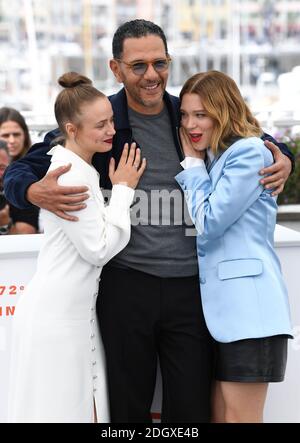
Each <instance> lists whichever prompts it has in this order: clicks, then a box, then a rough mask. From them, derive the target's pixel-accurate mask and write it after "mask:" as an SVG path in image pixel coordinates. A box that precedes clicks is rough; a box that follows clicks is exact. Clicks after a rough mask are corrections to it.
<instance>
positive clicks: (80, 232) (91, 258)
mask: <svg viewBox="0 0 300 443" xmlns="http://www.w3.org/2000/svg"><path fill="white" fill-rule="evenodd" d="M59 184H60V185H63V186H73V185H74V186H78V185H80V186H82V185H86V186H88V187H89V188H90V191H89V194H90V197H89V198H88V199H87V200H86V201H85V203H86V205H87V206H86V208H85V209H82V210H80V211H74V212H73V211H72V213H70V214H72V215H75V216H77V217H78V219H79V220H78V221H77V222H71V221H68V220H64V219H60V223H61V226H62V229H63V231H64V232H65V234H66V235H67V237H68V238H69V240H70V241H71V242H72V243H73V245H74V246H75V248H76V249H77V251H78V253H79V254H80V256H81V257H82V258H83V259H84V260H86V261H87V262H89V263H91V264H92V265H95V266H104V265H105V264H106V263H107V262H108V261H109V260H111V258H112V257H114V256H115V255H116V254H118V253H119V252H120V251H121V250H122V249H123V248H124V247H125V246H126V245H127V243H128V241H129V238H130V205H131V203H132V201H133V197H134V190H133V189H132V188H129V187H128V186H125V185H114V186H113V188H112V194H111V199H110V204H109V205H108V206H107V207H105V206H104V202H103V203H102V204H103V207H102V208H101V209H99V202H97V201H96V200H97V198H99V197H97V196H96V195H95V193H94V192H93V190H92V189H91V186H90V184H89V183H88V182H87V181H86V180H85V178H84V177H82V175H81V174H80V172H79V171H78V170H76V169H74V170H71V171H69V172H67V173H66V174H64V175H62V176H60V177H59Z"/></svg>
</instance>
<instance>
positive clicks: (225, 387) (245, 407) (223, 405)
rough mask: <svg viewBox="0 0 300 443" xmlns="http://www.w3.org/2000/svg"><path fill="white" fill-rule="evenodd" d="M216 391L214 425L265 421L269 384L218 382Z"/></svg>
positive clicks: (214, 396)
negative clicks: (264, 414)
mask: <svg viewBox="0 0 300 443" xmlns="http://www.w3.org/2000/svg"><path fill="white" fill-rule="evenodd" d="M215 389H216V390H215V392H214V393H213V402H214V404H213V419H214V420H215V421H214V423H217V422H218V423H220V422H224V423H261V422H262V421H263V410H264V405H265V400H266V396H267V390H268V384H267V383H237V382H217V384H216V388H215ZM222 411H223V414H222ZM222 415H223V417H222Z"/></svg>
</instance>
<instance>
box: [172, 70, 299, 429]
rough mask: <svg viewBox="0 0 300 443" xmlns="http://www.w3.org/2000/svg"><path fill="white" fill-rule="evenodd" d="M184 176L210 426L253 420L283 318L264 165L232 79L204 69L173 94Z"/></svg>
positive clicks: (279, 349)
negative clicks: (206, 334)
mask: <svg viewBox="0 0 300 443" xmlns="http://www.w3.org/2000/svg"><path fill="white" fill-rule="evenodd" d="M180 98H181V113H182V117H181V122H182V128H181V139H182V145H183V150H184V153H185V157H186V158H185V160H184V161H183V162H182V166H183V168H184V170H183V171H182V172H181V173H179V174H178V175H177V176H176V180H177V182H178V183H179V185H180V186H181V188H182V189H183V191H184V193H185V198H186V201H187V205H188V209H189V213H190V216H191V218H192V220H193V222H194V224H195V227H196V229H197V253H198V262H199V272H200V287H201V297H202V304H203V310H204V315H205V319H206V323H207V326H208V329H209V331H210V333H211V335H212V337H213V340H214V344H215V357H216V358H215V379H216V383H215V388H214V393H213V421H214V422H260V421H262V417H263V408H264V403H265V398H266V394H267V387H268V383H269V382H279V381H282V380H283V378H284V373H285V367H286V359H287V339H288V337H291V334H292V330H291V321H290V312H289V302H288V295H287V290H286V287H285V284H284V281H283V278H282V275H281V269H280V263H279V260H278V257H277V256H276V254H275V251H274V242H273V236H274V229H275V224H276V210H277V205H276V198H275V197H273V196H272V190H270V189H264V187H263V186H262V185H261V184H260V182H259V181H260V177H259V174H258V171H259V170H261V169H262V168H266V167H268V166H270V165H271V164H272V163H273V157H272V154H271V152H270V151H269V150H268V149H267V148H266V147H265V146H264V143H263V142H262V140H261V139H260V136H261V134H262V129H261V128H260V126H259V124H258V122H257V120H256V119H255V118H254V116H253V115H252V114H251V112H250V110H249V108H248V107H247V105H246V103H245V102H244V100H243V98H242V96H241V94H240V92H239V89H238V87H237V85H236V84H235V82H234V81H233V80H232V79H231V78H230V77H228V76H227V75H225V74H223V73H221V72H217V71H209V72H206V73H199V74H196V75H195V76H193V77H192V78H190V79H189V80H187V82H186V83H185V85H184V86H183V89H182V91H181V95H180Z"/></svg>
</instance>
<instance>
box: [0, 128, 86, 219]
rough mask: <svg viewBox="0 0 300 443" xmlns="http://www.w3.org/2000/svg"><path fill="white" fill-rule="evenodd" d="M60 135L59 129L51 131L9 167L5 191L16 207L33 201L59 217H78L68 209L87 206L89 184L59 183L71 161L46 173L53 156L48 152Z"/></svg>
mask: <svg viewBox="0 0 300 443" xmlns="http://www.w3.org/2000/svg"><path fill="white" fill-rule="evenodd" d="M58 135H59V131H58V130H57V129H56V130H54V131H51V132H48V133H47V134H46V136H45V138H44V141H43V142H41V143H37V144H35V145H34V146H32V148H31V149H30V150H29V151H28V153H27V154H26V155H25V156H24V157H23V158H22V159H20V160H18V161H16V162H14V163H13V164H12V165H10V166H9V167H8V168H7V171H6V172H5V176H4V192H5V195H6V198H7V200H8V201H9V202H11V203H12V204H13V205H14V206H16V207H19V208H29V207H30V206H31V204H34V205H36V206H38V207H40V208H44V209H47V210H48V211H51V212H53V213H55V214H56V215H58V216H59V217H62V218H65V219H67V220H71V221H76V220H77V217H72V216H71V215H69V214H67V213H66V211H68V212H70V211H78V210H80V209H83V208H84V207H85V204H83V201H84V200H86V199H87V198H88V195H87V194H84V192H86V191H87V187H86V186H73V187H72V186H68V187H64V186H59V185H58V184H57V178H58V177H59V176H60V175H62V174H64V173H65V172H67V171H68V170H69V169H70V167H71V165H66V166H61V167H59V168H57V169H55V170H53V171H51V172H49V173H48V174H47V175H45V174H46V172H47V170H48V168H49V166H50V156H48V155H47V152H48V151H49V150H50V144H51V142H52V141H53V140H54V139H55V138H56V137H57V136H58ZM70 194H77V195H70ZM78 194H81V195H78Z"/></svg>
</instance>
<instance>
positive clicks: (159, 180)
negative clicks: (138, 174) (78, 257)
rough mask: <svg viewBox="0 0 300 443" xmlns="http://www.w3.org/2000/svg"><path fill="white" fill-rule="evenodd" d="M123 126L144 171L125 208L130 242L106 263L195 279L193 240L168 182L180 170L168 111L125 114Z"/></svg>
mask: <svg viewBox="0 0 300 443" xmlns="http://www.w3.org/2000/svg"><path fill="white" fill-rule="evenodd" d="M129 122H130V126H131V128H132V131H133V139H134V140H135V141H136V142H137V143H138V145H139V147H140V148H141V150H142V157H145V158H146V160H147V167H146V170H145V172H144V174H143V176H142V178H141V180H140V182H139V184H138V188H137V189H136V192H135V199H134V203H133V206H132V209H131V222H132V231H131V239H130V242H129V244H128V245H127V246H126V248H125V249H124V250H123V251H121V252H120V253H119V254H118V255H117V256H116V257H115V258H114V259H113V261H112V263H113V264H114V265H115V266H120V267H126V268H132V269H136V270H139V271H142V272H146V273H148V274H152V275H155V276H159V277H187V276H192V275H196V274H197V273H198V267H197V255H196V238H195V236H194V235H191V234H194V229H193V225H192V222H191V220H190V218H189V216H188V211H187V208H186V206H185V200H184V195H183V193H182V191H181V189H180V187H179V185H178V184H177V182H176V181H175V179H174V177H175V175H177V174H178V173H179V172H180V171H182V167H181V166H180V163H179V158H178V154H177V151H176V147H175V145H174V140H173V135H172V129H171V122H170V117H169V114H168V111H167V109H166V108H164V109H163V111H162V112H161V113H160V114H158V115H144V114H139V113H137V112H135V111H133V110H132V109H129Z"/></svg>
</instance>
